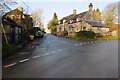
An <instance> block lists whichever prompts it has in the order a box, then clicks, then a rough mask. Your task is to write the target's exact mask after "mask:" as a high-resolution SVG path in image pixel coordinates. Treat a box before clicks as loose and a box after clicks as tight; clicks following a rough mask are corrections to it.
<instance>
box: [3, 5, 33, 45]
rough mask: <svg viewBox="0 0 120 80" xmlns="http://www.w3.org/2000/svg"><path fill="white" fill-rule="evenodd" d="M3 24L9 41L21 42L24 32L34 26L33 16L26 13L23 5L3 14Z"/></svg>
mask: <svg viewBox="0 0 120 80" xmlns="http://www.w3.org/2000/svg"><path fill="white" fill-rule="evenodd" d="M2 24H3V26H4V30H5V34H6V35H7V38H8V41H9V43H19V42H21V34H22V32H24V31H27V30H29V29H32V28H33V20H32V17H31V16H30V15H28V14H24V13H23V8H22V7H21V6H19V7H18V8H16V9H14V10H12V11H10V12H8V13H6V14H4V15H3V16H2ZM3 39H4V38H3Z"/></svg>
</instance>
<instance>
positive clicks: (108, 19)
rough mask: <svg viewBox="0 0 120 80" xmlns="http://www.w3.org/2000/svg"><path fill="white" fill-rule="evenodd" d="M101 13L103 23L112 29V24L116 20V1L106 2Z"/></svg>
mask: <svg viewBox="0 0 120 80" xmlns="http://www.w3.org/2000/svg"><path fill="white" fill-rule="evenodd" d="M102 14H103V21H104V23H105V24H106V25H107V26H108V27H110V29H112V26H113V24H114V23H116V22H118V19H117V18H118V17H117V16H118V2H112V3H110V4H108V5H107V6H106V7H105V9H104V11H103V12H102Z"/></svg>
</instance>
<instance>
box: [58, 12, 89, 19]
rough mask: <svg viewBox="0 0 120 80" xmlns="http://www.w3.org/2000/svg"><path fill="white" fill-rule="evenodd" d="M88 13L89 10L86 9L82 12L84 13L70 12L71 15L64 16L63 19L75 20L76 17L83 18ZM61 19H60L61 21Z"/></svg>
mask: <svg viewBox="0 0 120 80" xmlns="http://www.w3.org/2000/svg"><path fill="white" fill-rule="evenodd" d="M86 13H87V11H85V12H82V13H79V14H70V15H68V16H66V17H63V18H62V19H61V20H64V19H65V20H67V21H69V20H71V19H72V20H75V19H76V18H78V17H79V18H83V17H84V16H85V14H86ZM61 20H60V21H61Z"/></svg>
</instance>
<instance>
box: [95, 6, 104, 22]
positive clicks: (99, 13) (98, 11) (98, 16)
mask: <svg viewBox="0 0 120 80" xmlns="http://www.w3.org/2000/svg"><path fill="white" fill-rule="evenodd" d="M94 13H95V15H96V17H97V18H98V20H99V21H100V22H102V17H101V12H100V10H99V9H98V8H97V9H96V10H94Z"/></svg>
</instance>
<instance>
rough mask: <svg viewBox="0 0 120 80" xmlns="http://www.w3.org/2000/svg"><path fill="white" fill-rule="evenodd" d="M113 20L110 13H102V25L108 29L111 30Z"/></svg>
mask: <svg viewBox="0 0 120 80" xmlns="http://www.w3.org/2000/svg"><path fill="white" fill-rule="evenodd" d="M113 20H114V16H113V13H112V12H108V11H107V12H105V13H104V23H105V24H106V25H107V26H108V27H110V29H111V28H112V25H113Z"/></svg>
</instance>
